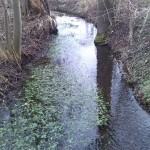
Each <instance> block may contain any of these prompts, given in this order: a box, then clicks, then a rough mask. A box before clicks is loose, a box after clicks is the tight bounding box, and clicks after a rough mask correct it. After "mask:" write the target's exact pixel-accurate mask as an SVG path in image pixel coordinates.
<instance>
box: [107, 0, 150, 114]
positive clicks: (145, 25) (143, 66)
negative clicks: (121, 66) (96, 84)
mask: <svg viewBox="0 0 150 150" xmlns="http://www.w3.org/2000/svg"><path fill="white" fill-rule="evenodd" d="M114 8H115V9H114V10H115V11H114V20H113V23H114V24H113V27H112V34H111V35H110V36H109V39H108V41H109V42H110V44H111V45H112V48H113V49H114V51H116V52H117V51H118V52H121V59H122V60H123V62H124V63H125V64H126V67H127V70H128V73H129V78H128V79H127V80H128V82H130V83H138V84H136V86H135V94H136V96H137V97H138V100H139V102H140V103H142V104H144V105H145V102H146V109H147V111H149V112H150V88H149V87H150V82H149V80H150V77H149V74H150V69H149V68H150V40H149V39H150V34H149V33H150V0H115V3H114ZM143 95H144V96H143ZM147 102H149V103H147Z"/></svg>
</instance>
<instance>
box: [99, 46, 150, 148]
mask: <svg viewBox="0 0 150 150" xmlns="http://www.w3.org/2000/svg"><path fill="white" fill-rule="evenodd" d="M97 61H98V68H97V72H98V74H97V82H98V85H99V88H101V89H102V91H103V94H104V100H105V101H109V103H110V108H109V109H110V112H109V113H110V121H109V124H108V127H107V128H106V129H105V130H104V131H103V135H102V136H103V137H102V138H101V141H102V143H101V148H102V150H150V116H149V115H148V114H147V113H146V112H145V111H144V110H143V109H142V108H141V107H140V106H139V104H138V103H137V101H136V100H135V98H134V96H133V92H132V89H131V88H129V87H128V86H127V84H126V83H125V82H124V80H123V78H122V65H121V63H118V62H117V61H116V60H115V59H112V57H111V53H110V48H108V47H98V49H97Z"/></svg>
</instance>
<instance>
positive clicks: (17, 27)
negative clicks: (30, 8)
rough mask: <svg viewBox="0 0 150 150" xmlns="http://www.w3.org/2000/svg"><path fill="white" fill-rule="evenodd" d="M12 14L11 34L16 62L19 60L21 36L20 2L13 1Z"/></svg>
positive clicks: (17, 0)
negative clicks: (12, 30)
mask: <svg viewBox="0 0 150 150" xmlns="http://www.w3.org/2000/svg"><path fill="white" fill-rule="evenodd" d="M13 14H14V23H13V24H14V32H13V50H14V57H15V59H16V60H18V59H21V34H22V21H21V9H20V1H19V0H13Z"/></svg>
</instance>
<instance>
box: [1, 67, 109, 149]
mask: <svg viewBox="0 0 150 150" xmlns="http://www.w3.org/2000/svg"><path fill="white" fill-rule="evenodd" d="M61 73H62V72H61ZM61 73H60V68H59V67H53V66H51V65H47V66H45V67H43V66H40V67H38V68H36V69H34V70H33V72H32V75H31V76H30V77H29V78H28V80H27V81H26V85H25V87H24V89H23V90H22V92H21V96H20V98H19V99H18V100H17V104H16V105H15V106H14V107H13V110H12V111H11V115H12V116H14V117H13V118H12V119H11V121H10V122H5V123H3V125H2V126H1V127H0V149H2V150H3V149H4V150H5V149H15V150H29V149H30V150H41V149H42V150H56V149H59V146H60V145H59V144H61V140H62V139H63V138H64V137H63V136H65V135H66V134H67V137H65V138H66V139H65V141H66V143H67V145H69V146H70V147H71V146H74V145H76V141H74V140H73V137H72V134H76V133H74V132H76V126H77V125H78V123H79V122H80V119H79V120H78V115H79V114H74V113H73V110H74V109H78V107H81V108H82V105H84V103H85V102H87V100H88V102H90V101H89V96H90V98H91V94H92V93H89V91H88V89H87V88H86V87H84V86H83V87H82V92H81V84H80V83H77V81H76V80H74V79H75V77H72V76H71V77H70V76H69V77H68V75H70V74H69V73H67V78H66V74H63V79H61V80H60V76H59V75H60V74H61ZM61 78H62V76H61ZM65 79H66V81H64V80H65ZM60 81H63V82H62V83H60ZM79 81H80V80H79ZM63 83H64V84H65V85H64V84H63ZM66 84H68V86H71V88H69V89H66ZM77 85H78V87H77ZM72 88H73V89H72ZM71 89H72V90H73V91H72V92H73V93H74V94H73V95H70V90H71ZM76 90H77V91H76ZM78 90H80V91H78ZM78 92H80V93H79V94H80V97H84V98H85V99H86V98H87V100H86V101H84V100H83V99H82V98H81V100H77V99H78V98H80V97H78V95H76V93H78ZM92 98H94V99H95V100H96V101H97V98H95V96H94V97H92ZM73 103H74V105H75V108H70V107H72V106H70V104H73ZM90 103H91V104H92V102H90ZM94 103H95V102H94ZM98 105H99V106H98V108H99V120H98V125H99V126H100V127H103V126H104V125H107V121H108V118H109V117H108V113H107V109H106V106H105V104H104V102H103V97H102V95H101V94H99V98H98ZM84 107H85V106H84ZM71 109H72V110H71ZM68 110H70V111H69V114H68V115H69V116H70V117H69V118H70V119H69V120H68V121H67V122H66V121H63V122H62V121H61V120H62V119H63V118H62V114H63V113H64V111H66V113H68ZM88 112H89V110H88V109H85V110H84V112H82V116H81V118H82V119H83V120H84V123H83V124H82V128H83V133H84V132H85V131H87V130H88V129H87V127H88V128H89V130H90V129H91V128H90V127H91V126H92V127H93V125H96V123H97V119H93V121H91V124H89V118H90V116H89V115H88V114H89V113H88ZM93 113H95V112H93ZM76 115H77V116H76ZM95 116H97V112H96V114H95ZM64 119H65V118H64ZM67 126H68V128H69V127H70V126H71V127H72V130H71V131H70V132H73V133H70V132H65V135H64V134H63V133H64V130H65V128H66V127H67ZM80 132H81V131H80ZM80 132H79V133H78V134H81V136H82V132H81V133H80ZM87 138H88V137H87ZM84 140H85V139H83V141H80V142H83V143H84V142H85V141H84ZM86 140H88V139H86Z"/></svg>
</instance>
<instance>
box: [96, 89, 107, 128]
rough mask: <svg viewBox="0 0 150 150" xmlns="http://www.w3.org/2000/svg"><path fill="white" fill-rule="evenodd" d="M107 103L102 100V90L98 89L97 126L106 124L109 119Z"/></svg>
mask: <svg viewBox="0 0 150 150" xmlns="http://www.w3.org/2000/svg"><path fill="white" fill-rule="evenodd" d="M108 106H109V104H108V103H107V102H104V98H103V94H102V91H101V90H99V93H98V108H99V111H98V117H99V119H98V125H99V127H104V126H107V124H108V121H109V110H108Z"/></svg>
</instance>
